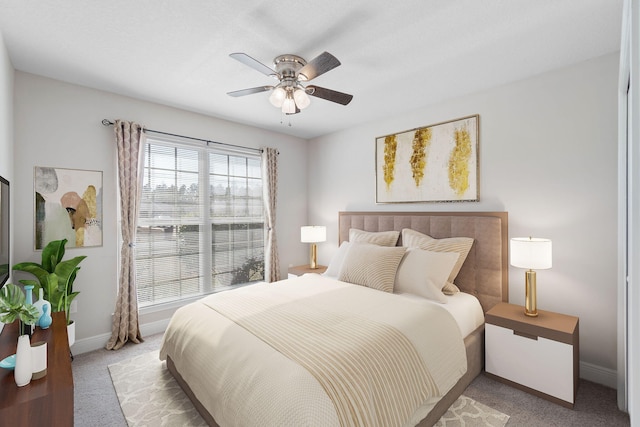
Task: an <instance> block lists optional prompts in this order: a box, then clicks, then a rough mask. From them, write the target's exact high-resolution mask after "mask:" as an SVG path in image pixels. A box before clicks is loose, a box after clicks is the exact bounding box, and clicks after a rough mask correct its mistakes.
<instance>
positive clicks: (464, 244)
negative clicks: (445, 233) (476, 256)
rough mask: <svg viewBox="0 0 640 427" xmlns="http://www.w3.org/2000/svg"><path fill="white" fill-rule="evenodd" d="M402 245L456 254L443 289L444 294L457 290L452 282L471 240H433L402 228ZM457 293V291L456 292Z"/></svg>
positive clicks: (465, 255)
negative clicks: (456, 257) (454, 262)
mask: <svg viewBox="0 0 640 427" xmlns="http://www.w3.org/2000/svg"><path fill="white" fill-rule="evenodd" d="M402 245H403V246H405V247H408V248H420V249H426V250H428V251H434V252H456V253H458V259H457V261H456V264H455V265H454V266H453V269H452V270H451V273H450V274H449V278H448V280H447V282H448V284H447V285H446V286H445V287H444V288H443V292H444V293H448V292H453V293H455V292H456V289H458V288H457V287H456V286H455V285H453V281H454V279H455V278H456V276H457V275H458V273H459V272H460V269H461V268H462V264H464V261H465V260H466V259H467V255H469V251H470V250H471V246H472V245H473V239H472V238H471V237H449V238H446V239H434V238H433V237H431V236H429V235H427V234H423V233H420V232H418V231H415V230H411V229H410V228H404V229H403V230H402ZM449 285H451V286H449ZM458 291H459V290H458Z"/></svg>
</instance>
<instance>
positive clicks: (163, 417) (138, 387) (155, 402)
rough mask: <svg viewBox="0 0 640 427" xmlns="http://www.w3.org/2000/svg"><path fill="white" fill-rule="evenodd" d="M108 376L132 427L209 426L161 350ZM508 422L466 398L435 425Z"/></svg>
mask: <svg viewBox="0 0 640 427" xmlns="http://www.w3.org/2000/svg"><path fill="white" fill-rule="evenodd" d="M109 373H110V374H111V381H112V382H113V387H114V388H115V390H116V394H117V395H118V400H119V401H120V407H121V408H122V413H123V414H124V417H125V419H126V420H127V423H128V424H129V427H145V426H154V427H155V426H167V427H174V426H193V427H197V426H203V427H204V426H206V425H207V424H206V423H205V422H204V420H203V419H202V417H201V416H200V414H198V411H196V409H195V408H194V406H193V405H192V404H191V402H190V401H189V399H188V398H187V396H186V395H185V394H184V392H183V391H182V389H181V388H180V386H179V385H178V383H177V382H176V381H175V380H174V379H173V377H172V376H171V374H170V373H169V371H168V370H167V369H166V366H165V362H162V361H160V360H159V359H158V351H152V352H149V353H145V354H141V355H140V356H136V357H134V358H131V359H128V360H124V361H122V362H118V363H114V364H113V365H109ZM508 420H509V416H508V415H505V414H503V413H501V412H498V411H496V410H494V409H492V408H490V407H488V406H486V405H483V404H481V403H479V402H476V401H475V400H473V399H471V398H469V397H466V396H464V395H463V396H460V397H459V398H458V400H456V401H455V402H454V403H453V405H451V407H450V408H449V411H447V413H446V414H444V415H443V416H442V418H441V419H440V421H438V423H436V426H439V427H453V426H459V427H463V426H464V427H468V426H473V427H475V426H478V427H483V426H492V427H503V426H504V425H505V424H506V423H507V421H508Z"/></svg>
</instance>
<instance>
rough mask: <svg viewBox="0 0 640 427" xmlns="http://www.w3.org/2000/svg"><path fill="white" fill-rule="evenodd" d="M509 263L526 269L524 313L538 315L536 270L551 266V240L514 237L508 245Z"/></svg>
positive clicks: (532, 315)
mask: <svg viewBox="0 0 640 427" xmlns="http://www.w3.org/2000/svg"><path fill="white" fill-rule="evenodd" d="M510 253H511V265H512V266H514V267H518V268H526V269H528V270H527V271H526V272H525V298H524V314H526V315H527V316H531V317H535V316H537V315H538V308H537V302H536V272H535V271H534V269H535V270H545V269H548V268H551V240H549V239H536V238H533V237H514V238H513V239H511V245H510Z"/></svg>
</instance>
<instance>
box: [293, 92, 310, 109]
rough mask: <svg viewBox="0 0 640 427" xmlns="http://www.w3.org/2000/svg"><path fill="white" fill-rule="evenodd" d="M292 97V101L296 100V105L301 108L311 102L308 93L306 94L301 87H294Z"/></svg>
mask: <svg viewBox="0 0 640 427" xmlns="http://www.w3.org/2000/svg"><path fill="white" fill-rule="evenodd" d="M293 99H294V101H296V105H297V106H298V108H299V109H301V110H304V109H305V108H307V107H308V106H309V104H311V100H310V99H309V95H307V93H306V92H305V91H304V90H302V89H296V90H295V91H294V92H293Z"/></svg>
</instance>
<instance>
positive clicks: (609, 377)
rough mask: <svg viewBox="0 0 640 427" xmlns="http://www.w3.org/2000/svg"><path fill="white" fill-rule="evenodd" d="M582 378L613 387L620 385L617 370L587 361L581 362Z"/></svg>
mask: <svg viewBox="0 0 640 427" xmlns="http://www.w3.org/2000/svg"><path fill="white" fill-rule="evenodd" d="M580 378H583V379H585V380H587V381H591V382H593V383H597V384H602V385H605V386H607V387H610V388H613V389H616V388H617V387H618V375H617V372H616V371H615V370H613V369H608V368H603V367H602V366H598V365H593V364H591V363H587V362H580Z"/></svg>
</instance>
